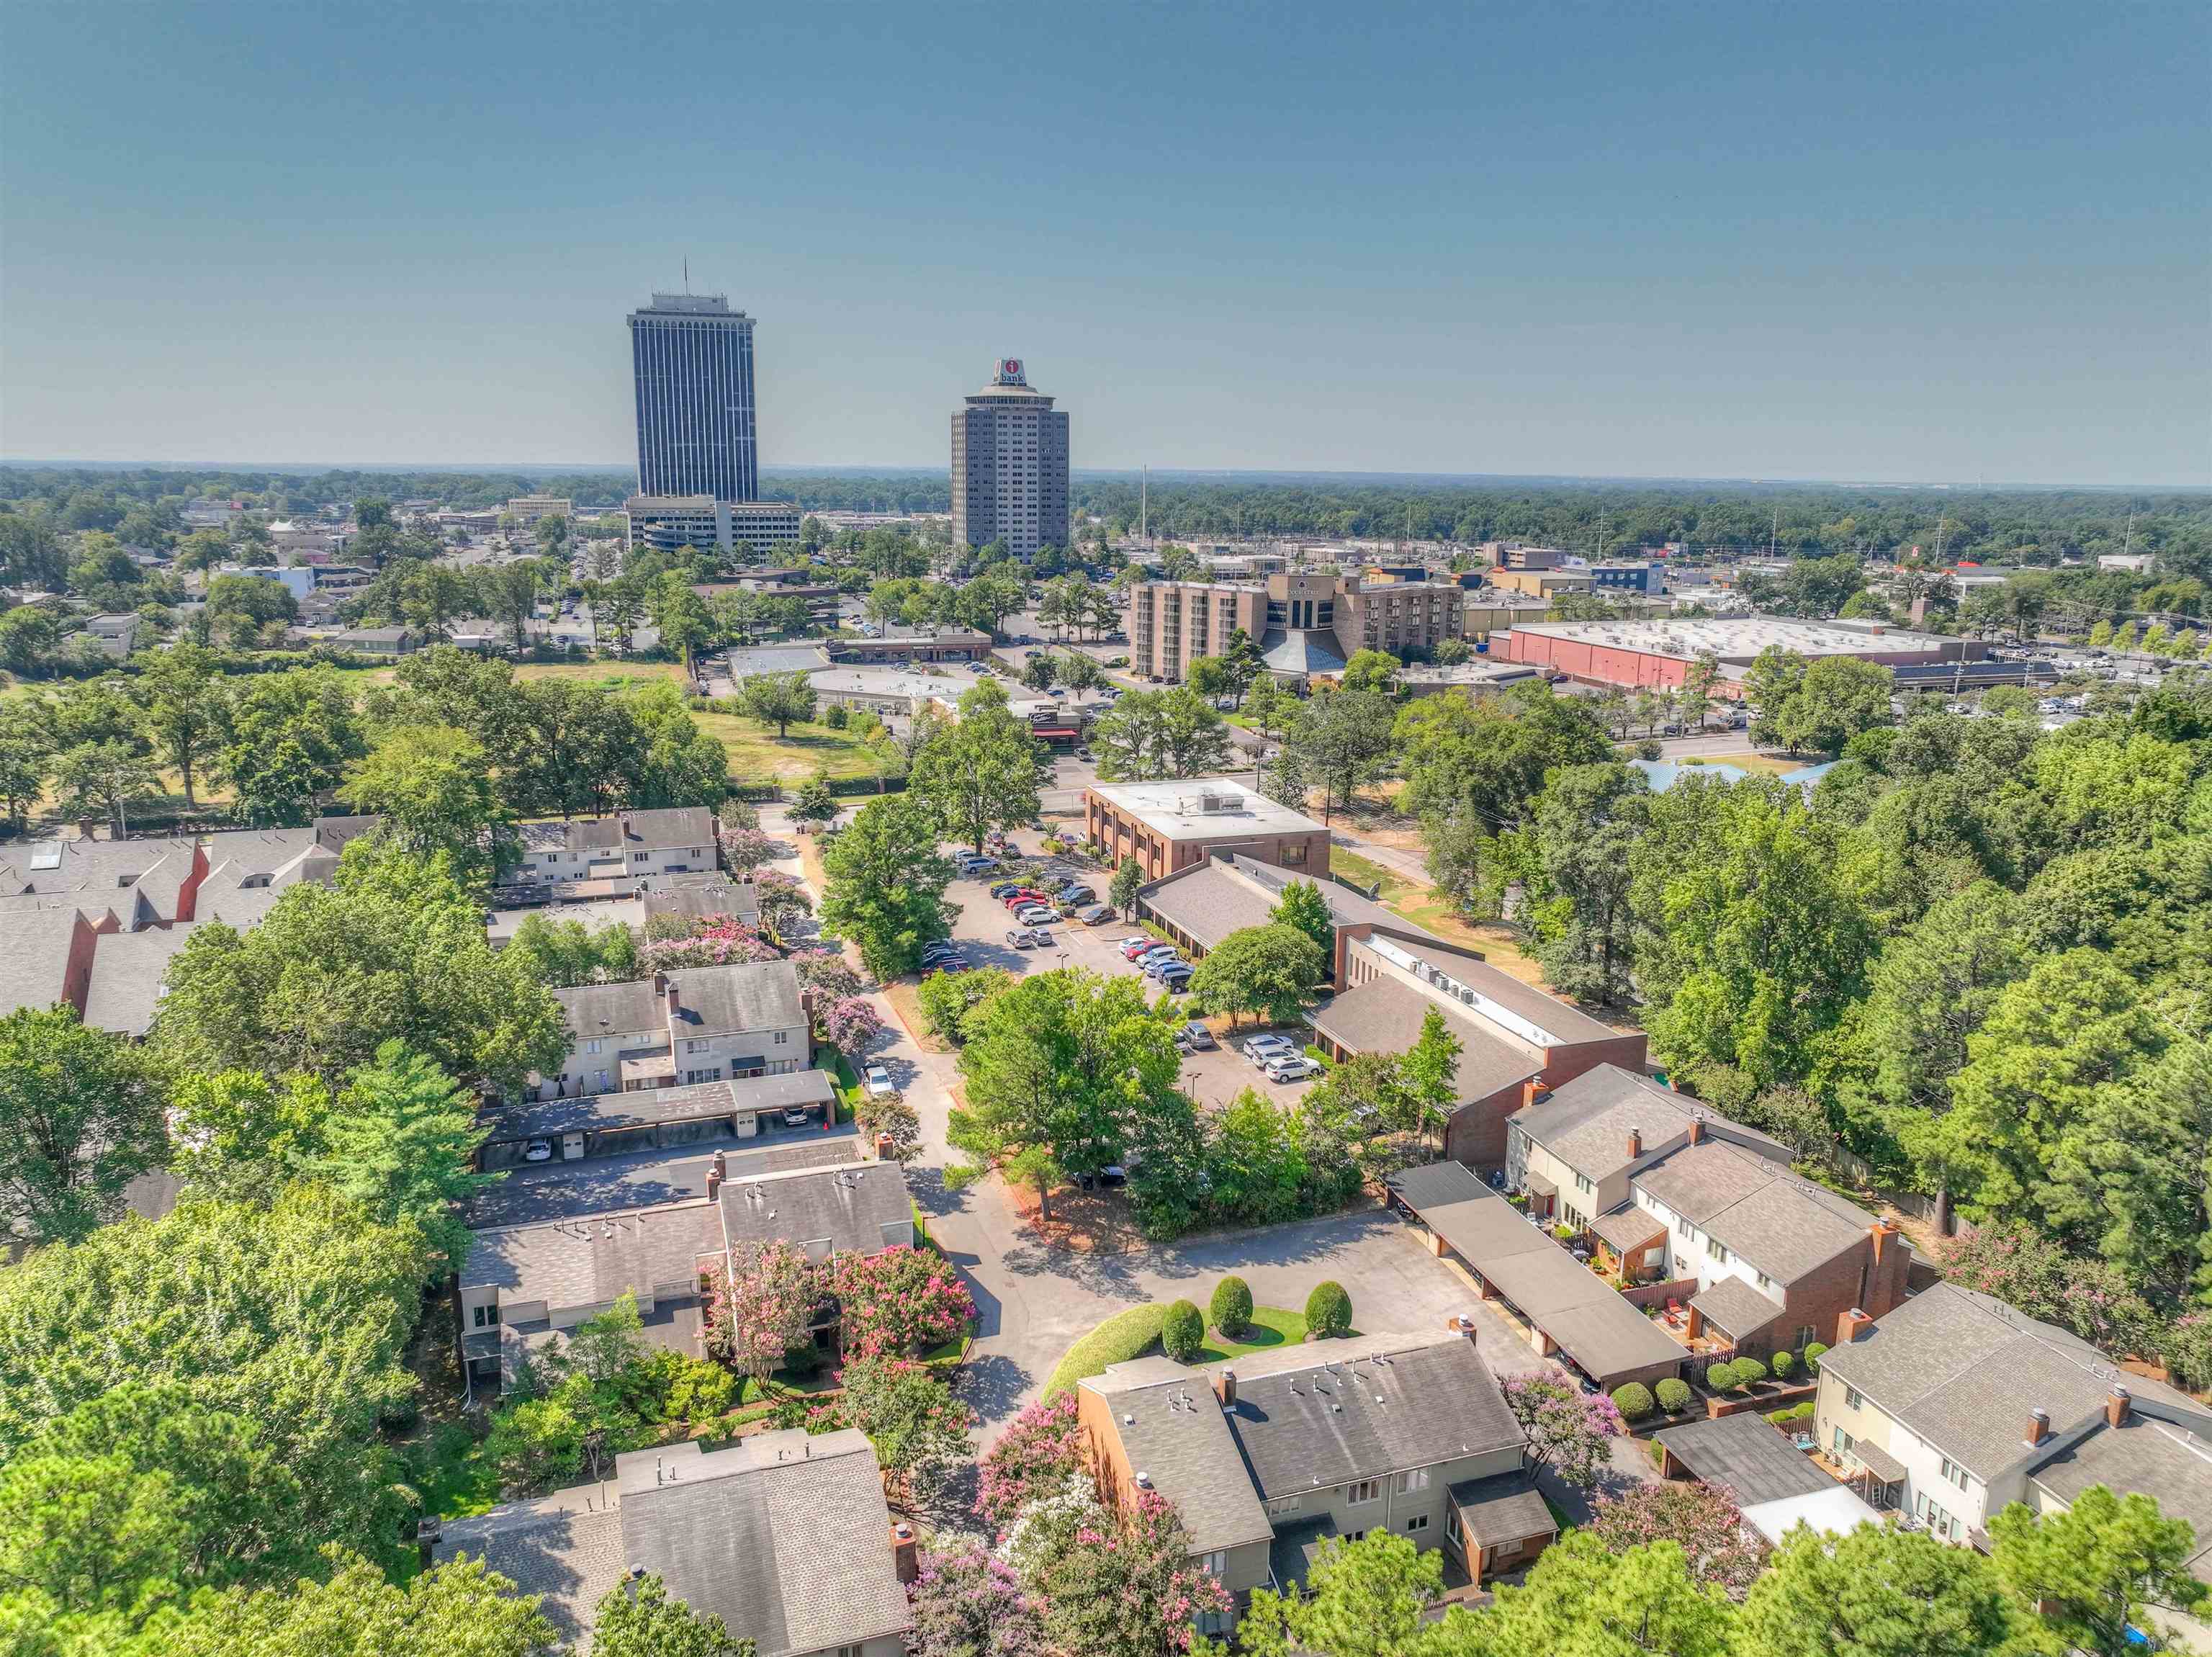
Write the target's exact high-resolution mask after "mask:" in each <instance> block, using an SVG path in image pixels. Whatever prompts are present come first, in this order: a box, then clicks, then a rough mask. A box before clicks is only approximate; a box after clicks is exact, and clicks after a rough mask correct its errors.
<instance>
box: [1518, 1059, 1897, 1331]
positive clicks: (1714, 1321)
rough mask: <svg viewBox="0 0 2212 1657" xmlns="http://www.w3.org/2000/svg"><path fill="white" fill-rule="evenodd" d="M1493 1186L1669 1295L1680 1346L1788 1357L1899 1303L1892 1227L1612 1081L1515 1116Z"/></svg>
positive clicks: (1655, 1091) (1695, 1108) (1678, 1104)
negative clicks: (1677, 1296)
mask: <svg viewBox="0 0 2212 1657" xmlns="http://www.w3.org/2000/svg"><path fill="white" fill-rule="evenodd" d="M1506 1180H1507V1183H1508V1185H1510V1186H1511V1187H1512V1188H1513V1189H1514V1190H1516V1191H1524V1192H1526V1193H1528V1197H1529V1199H1530V1204H1531V1207H1532V1209H1534V1210H1535V1211H1536V1212H1537V1213H1538V1214H1539V1215H1542V1216H1545V1217H1555V1218H1556V1219H1557V1220H1558V1221H1559V1223H1561V1224H1564V1225H1566V1226H1569V1227H1571V1228H1573V1229H1574V1230H1576V1231H1577V1232H1579V1233H1583V1234H1588V1235H1589V1236H1590V1237H1591V1238H1593V1239H1594V1240H1595V1242H1596V1243H1597V1245H1598V1246H1599V1247H1600V1248H1601V1250H1602V1251H1603V1252H1606V1253H1607V1254H1609V1255H1610V1256H1612V1257H1613V1259H1614V1260H1616V1261H1617V1262H1618V1264H1619V1267H1620V1272H1621V1275H1622V1277H1623V1280H1624V1281H1626V1282H1632V1283H1633V1282H1646V1281H1664V1282H1674V1283H1678V1284H1680V1288H1681V1292H1682V1295H1684V1297H1685V1298H1686V1302H1687V1306H1686V1311H1687V1322H1686V1328H1685V1330H1684V1332H1685V1333H1686V1336H1687V1337H1688V1338H1689V1340H1690V1342H1691V1343H1692V1345H1693V1346H1694V1345H1696V1344H1697V1343H1699V1341H1700V1340H1709V1341H1710V1343H1711V1344H1713V1345H1714V1346H1716V1347H1718V1346H1722V1345H1725V1346H1726V1347H1728V1348H1729V1349H1732V1350H1734V1351H1735V1352H1736V1353H1738V1354H1741V1355H1750V1356H1760V1357H1764V1356H1768V1355H1772V1354H1773V1353H1775V1352H1780V1351H1802V1349H1804V1347H1805V1346H1806V1345H1807V1344H1808V1343H1811V1342H1813V1341H1816V1340H1820V1339H1822V1338H1824V1337H1826V1335H1827V1333H1828V1331H1832V1330H1833V1329H1834V1328H1835V1327H1836V1324H1837V1319H1838V1318H1839V1317H1840V1316H1842V1315H1843V1314H1844V1313H1848V1312H1850V1311H1851V1310H1852V1309H1853V1308H1854V1307H1857V1308H1859V1309H1860V1310H1862V1311H1863V1312H1867V1313H1871V1314H1872V1315H1875V1316H1877V1317H1878V1316H1880V1315H1881V1314H1882V1313H1886V1312H1887V1311H1888V1310H1889V1309H1890V1308H1891V1307H1894V1306H1896V1305H1897V1304H1899V1302H1900V1301H1903V1300H1904V1299H1905V1279H1906V1276H1907V1273H1908V1272H1909V1270H1910V1269H1911V1247H1910V1246H1909V1245H1907V1244H1906V1242H1905V1240H1904V1238H1903V1237H1902V1236H1901V1235H1900V1234H1899V1232H1898V1230H1897V1228H1896V1226H1895V1225H1894V1223H1893V1222H1891V1221H1886V1220H1882V1219H1880V1218H1878V1217H1876V1216H1875V1215H1871V1214H1869V1213H1868V1212H1867V1211H1866V1210H1864V1209H1861V1208H1859V1207H1858V1206H1857V1204H1855V1203H1850V1202H1849V1201H1847V1200H1846V1199H1845V1198H1844V1197H1839V1196H1838V1195H1837V1194H1836V1193H1835V1192H1833V1191H1829V1190H1828V1189H1827V1188H1826V1186H1824V1185H1817V1184H1815V1183H1814V1181H1812V1180H1809V1179H1802V1178H1801V1177H1800V1176H1798V1175H1797V1174H1795V1173H1791V1172H1790V1151H1789V1148H1788V1147H1786V1146H1784V1145H1782V1144H1780V1143H1779V1142H1777V1141H1775V1140H1772V1139H1770V1138H1768V1137H1767V1136H1765V1135H1764V1134H1761V1133H1758V1132H1756V1131H1754V1130H1751V1129H1749V1128H1746V1127H1743V1126H1741V1124H1737V1123H1734V1122H1730V1121H1729V1120H1728V1118H1725V1117H1723V1116H1721V1115H1720V1114H1718V1113H1717V1112H1714V1111H1712V1110H1711V1109H1710V1108H1709V1107H1707V1106H1702V1105H1699V1104H1698V1103H1697V1102H1696V1101H1694V1100H1686V1099H1684V1098H1682V1096H1681V1095H1680V1094H1678V1093H1673V1092H1671V1091H1669V1090H1668V1089H1667V1088H1665V1087H1660V1086H1659V1085H1658V1084H1656V1082H1653V1081H1650V1080H1649V1079H1648V1078H1647V1077H1644V1076H1643V1075H1638V1074H1637V1073H1635V1072H1633V1071H1630V1070H1626V1069H1621V1068H1620V1067H1619V1066H1617V1065H1603V1066H1601V1067H1599V1068H1598V1069H1595V1070H1592V1071H1590V1072H1589V1073H1587V1074H1586V1075H1582V1076H1580V1077H1577V1079H1576V1080H1575V1081H1571V1082H1569V1083H1567V1084H1566V1085H1565V1086H1564V1087H1559V1088H1557V1089H1555V1090H1554V1091H1553V1093H1551V1095H1550V1096H1549V1097H1548V1098H1546V1099H1542V1100H1537V1101H1535V1102H1533V1103H1531V1104H1530V1105H1529V1106H1528V1108H1526V1109H1524V1110H1522V1111H1521V1112H1517V1113H1516V1115H1515V1116H1514V1117H1513V1118H1512V1120H1511V1123H1510V1125H1509V1130H1508V1143H1507V1151H1506Z"/></svg>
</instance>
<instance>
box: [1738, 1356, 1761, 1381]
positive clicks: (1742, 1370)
mask: <svg viewBox="0 0 2212 1657" xmlns="http://www.w3.org/2000/svg"><path fill="white" fill-rule="evenodd" d="M1765 1379H1766V1366H1765V1364H1763V1363H1761V1362H1759V1360H1758V1359H1757V1358H1738V1359H1737V1360H1736V1361H1735V1382H1736V1385H1737V1386H1753V1385H1754V1384H1756V1383H1758V1382H1759V1381H1763V1380H1765Z"/></svg>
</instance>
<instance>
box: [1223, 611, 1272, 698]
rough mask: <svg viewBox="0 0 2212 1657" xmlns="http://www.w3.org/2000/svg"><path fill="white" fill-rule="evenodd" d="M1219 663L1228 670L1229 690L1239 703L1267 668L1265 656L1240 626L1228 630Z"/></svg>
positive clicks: (1257, 682)
mask: <svg viewBox="0 0 2212 1657" xmlns="http://www.w3.org/2000/svg"><path fill="white" fill-rule="evenodd" d="M1220 661H1221V665H1222V667H1225V669H1227V670H1228V674H1229V691H1230V694H1231V695H1232V696H1234V697H1235V698H1237V701H1238V703H1239V704H1242V703H1243V700H1244V697H1245V694H1246V693H1247V692H1248V691H1250V690H1251V689H1252V688H1253V687H1254V686H1255V685H1257V684H1259V682H1260V679H1261V676H1262V675H1263V674H1264V673H1266V672H1267V658H1266V657H1265V656H1263V655H1261V653H1260V647H1259V646H1258V645H1256V644H1255V643H1253V642H1252V636H1251V635H1250V634H1249V633H1248V632H1246V631H1244V630H1243V628H1242V627H1232V628H1231V629H1230V630H1229V638H1228V642H1227V643H1225V644H1224V645H1223V646H1222V647H1221V656H1220Z"/></svg>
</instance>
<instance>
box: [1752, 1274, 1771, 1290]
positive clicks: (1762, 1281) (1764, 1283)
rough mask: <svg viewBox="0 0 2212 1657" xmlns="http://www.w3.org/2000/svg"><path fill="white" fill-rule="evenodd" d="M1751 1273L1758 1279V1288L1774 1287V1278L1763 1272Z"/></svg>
mask: <svg viewBox="0 0 2212 1657" xmlns="http://www.w3.org/2000/svg"><path fill="white" fill-rule="evenodd" d="M1751 1275H1752V1276H1753V1277H1756V1278H1757V1279H1758V1280H1759V1288H1773V1287H1774V1279H1773V1278H1771V1277H1770V1276H1767V1275H1766V1274H1765V1272H1763V1271H1754V1272H1753V1273H1752V1274H1751Z"/></svg>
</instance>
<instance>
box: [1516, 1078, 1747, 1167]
mask: <svg viewBox="0 0 2212 1657" xmlns="http://www.w3.org/2000/svg"><path fill="white" fill-rule="evenodd" d="M1726 1119H1727V1118H1724V1117H1723V1116H1722V1115H1721V1114H1720V1112H1717V1111H1715V1110H1712V1109H1711V1108H1710V1107H1709V1106H1703V1105H1700V1104H1699V1102H1698V1101H1697V1100H1693V1099H1690V1098H1688V1097H1686V1096H1685V1095H1684V1094H1681V1093H1675V1092H1674V1091H1672V1090H1671V1089H1669V1088H1667V1087H1662V1086H1660V1085H1659V1083H1657V1082H1656V1081H1652V1080H1651V1079H1650V1077H1649V1076H1644V1075H1638V1074H1637V1073H1636V1072H1635V1071H1633V1070H1628V1069H1622V1068H1621V1067H1620V1065H1618V1064H1600V1065H1596V1066H1595V1067H1593V1068H1592V1069H1588V1070H1585V1071H1584V1072H1583V1074H1582V1075H1578V1076H1577V1077H1576V1078H1575V1079H1574V1080H1573V1081H1569V1082H1565V1083H1563V1084H1561V1085H1560V1086H1559V1087H1555V1088H1553V1090H1552V1096H1551V1097H1550V1098H1549V1099H1542V1100H1537V1101H1536V1103H1534V1105H1531V1106H1528V1109H1526V1110H1524V1111H1520V1112H1516V1113H1515V1115H1514V1118H1513V1125H1514V1126H1515V1127H1516V1128H1518V1129H1519V1130H1521V1131H1522V1133H1524V1134H1526V1135H1527V1136H1528V1137H1529V1138H1530V1139H1531V1140H1533V1141H1534V1142H1536V1143H1537V1144H1539V1145H1541V1146H1542V1147H1543V1148H1545V1149H1546V1150H1547V1151H1549V1152H1550V1153H1551V1154H1553V1155H1554V1156H1556V1157H1558V1158H1559V1161H1562V1162H1565V1164H1566V1165H1567V1166H1568V1167H1571V1168H1572V1169H1574V1170H1575V1171H1576V1172H1577V1173H1582V1174H1585V1175H1587V1176H1588V1177H1589V1179H1591V1180H1592V1181H1594V1182H1597V1183H1602V1182H1603V1181H1605V1180H1606V1179H1609V1178H1610V1177H1611V1176H1613V1174H1616V1173H1620V1171H1621V1170H1622V1169H1623V1168H1625V1167H1628V1165H1629V1162H1630V1157H1629V1154H1628V1135H1629V1130H1631V1129H1634V1130H1637V1131H1638V1132H1639V1133H1641V1134H1642V1135H1643V1136H1644V1143H1645V1144H1646V1145H1650V1146H1656V1145H1659V1144H1661V1143H1662V1142H1664V1141H1666V1140H1668V1139H1671V1138H1673V1137H1674V1136H1675V1135H1677V1134H1680V1133H1685V1132H1686V1131H1687V1130H1688V1129H1689V1125H1690V1124H1691V1122H1692V1121H1693V1120H1695V1121H1704V1122H1707V1123H1717V1122H1723V1121H1725V1120H1726ZM1777 1149H1780V1147H1777ZM1785 1154H1786V1153H1785Z"/></svg>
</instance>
